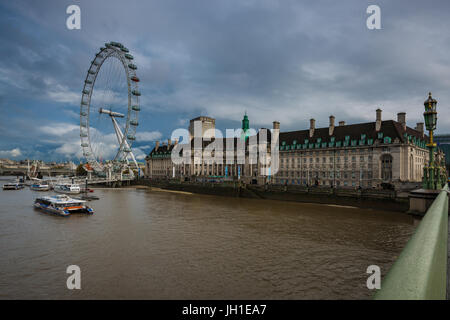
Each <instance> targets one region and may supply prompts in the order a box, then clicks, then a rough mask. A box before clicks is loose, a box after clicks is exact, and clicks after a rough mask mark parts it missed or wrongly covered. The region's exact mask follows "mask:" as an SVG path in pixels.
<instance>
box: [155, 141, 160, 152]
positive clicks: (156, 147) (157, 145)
mask: <svg viewBox="0 0 450 320" xmlns="http://www.w3.org/2000/svg"><path fill="white" fill-rule="evenodd" d="M158 149H159V141H156V144H155V151H157V150H158Z"/></svg>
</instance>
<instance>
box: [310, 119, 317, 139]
mask: <svg viewBox="0 0 450 320" xmlns="http://www.w3.org/2000/svg"><path fill="white" fill-rule="evenodd" d="M315 128H316V120H314V119H310V120H309V137H310V138H312V137H313V136H314V129H315Z"/></svg>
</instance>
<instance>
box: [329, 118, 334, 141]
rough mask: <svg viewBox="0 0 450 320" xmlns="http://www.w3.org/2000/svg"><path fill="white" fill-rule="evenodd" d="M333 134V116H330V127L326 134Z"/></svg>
mask: <svg viewBox="0 0 450 320" xmlns="http://www.w3.org/2000/svg"><path fill="white" fill-rule="evenodd" d="M333 132H334V116H333V115H331V116H330V127H329V128H328V134H329V135H330V136H332V135H333Z"/></svg>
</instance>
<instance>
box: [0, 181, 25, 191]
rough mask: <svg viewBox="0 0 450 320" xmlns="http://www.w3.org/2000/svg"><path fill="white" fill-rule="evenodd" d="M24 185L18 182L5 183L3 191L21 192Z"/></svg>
mask: <svg viewBox="0 0 450 320" xmlns="http://www.w3.org/2000/svg"><path fill="white" fill-rule="evenodd" d="M22 188H23V185H21V184H20V183H18V182H11V183H5V184H4V185H3V190H19V189H22Z"/></svg>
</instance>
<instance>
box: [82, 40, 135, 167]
mask: <svg viewBox="0 0 450 320" xmlns="http://www.w3.org/2000/svg"><path fill="white" fill-rule="evenodd" d="M133 60H134V57H133V56H132V55H131V54H130V53H129V50H128V49H127V48H126V47H124V46H123V45H122V44H121V43H119V42H109V43H105V46H104V47H102V48H101V49H100V51H99V52H98V53H97V54H96V55H95V57H94V59H93V60H92V62H91V65H90V67H89V70H88V72H87V75H86V79H85V81H84V87H83V91H82V98H81V106H80V138H81V148H82V151H83V155H84V157H85V158H86V160H87V162H88V163H89V165H90V167H91V168H92V169H93V171H95V172H96V173H97V174H108V172H109V173H110V174H111V173H112V174H114V173H122V172H124V171H125V170H128V171H129V173H130V174H133V170H137V171H139V170H138V168H139V166H138V164H137V161H136V158H135V156H134V154H133V152H132V149H131V146H132V144H133V142H134V141H135V140H136V128H137V126H138V115H139V111H140V106H139V97H140V95H141V93H140V91H139V89H138V84H139V78H138V77H137V75H136V70H137V66H136V65H135V64H134V63H133V62H134V61H133Z"/></svg>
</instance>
